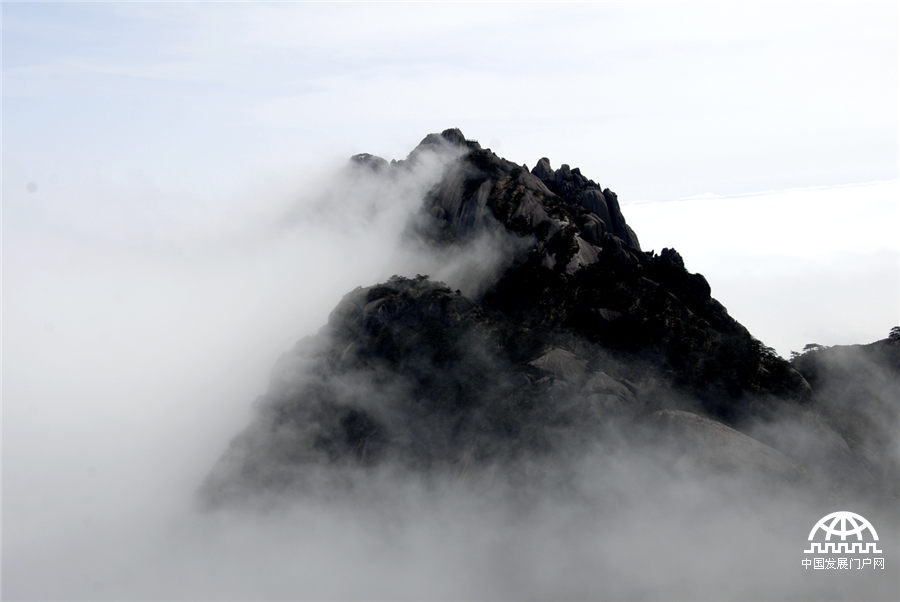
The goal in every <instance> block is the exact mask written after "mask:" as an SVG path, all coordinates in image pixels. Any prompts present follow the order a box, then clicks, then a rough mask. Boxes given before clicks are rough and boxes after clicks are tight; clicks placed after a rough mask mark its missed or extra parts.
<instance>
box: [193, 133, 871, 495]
mask: <svg viewBox="0 0 900 602" xmlns="http://www.w3.org/2000/svg"><path fill="white" fill-rule="evenodd" d="M429 149H431V150H434V149H439V150H441V151H442V152H446V153H447V156H448V157H450V159H449V160H448V163H447V166H446V169H445V172H444V174H443V177H442V178H441V179H440V182H439V183H438V184H437V185H436V186H435V187H434V188H432V189H431V190H430V191H429V192H428V193H427V194H426V195H425V197H424V198H423V199H422V205H421V210H420V211H419V213H418V214H416V215H414V216H412V218H411V219H410V223H409V226H408V228H407V234H408V236H409V238H410V239H411V240H413V241H415V242H416V244H420V245H424V246H426V247H429V248H436V249H440V248H460V247H465V246H466V245H467V244H469V243H470V242H471V241H472V240H475V239H476V238H477V237H479V236H482V235H484V234H485V233H491V232H494V233H500V234H502V235H503V236H506V237H508V238H509V239H510V240H514V241H515V244H510V245H508V249H506V251H505V252H506V253H507V254H508V255H509V256H508V257H507V258H506V261H505V262H504V263H503V265H504V266H505V267H504V269H503V270H502V271H501V272H500V273H499V274H496V275H494V276H493V277H492V278H491V279H490V280H489V281H488V282H486V283H484V285H483V286H482V287H480V288H479V291H480V292H479V293H478V294H477V295H474V296H471V297H467V296H465V295H463V294H462V293H460V291H456V290H451V289H450V288H449V287H447V286H446V285H444V284H442V283H439V282H434V281H432V280H430V279H428V278H427V277H425V276H419V275H416V276H414V277H402V276H395V277H393V278H391V279H390V280H389V281H387V282H385V283H382V284H378V285H375V286H370V287H367V288H358V289H356V290H354V291H352V292H350V293H348V294H347V295H346V296H345V297H344V299H343V300H342V301H341V302H340V304H339V305H338V306H337V307H336V308H335V310H334V311H333V313H332V314H331V316H330V318H329V321H328V324H327V325H326V326H325V327H324V328H323V329H322V331H320V332H319V333H318V334H317V335H316V336H314V337H311V338H308V339H305V340H303V341H301V342H300V343H298V344H297V346H296V347H295V348H294V349H293V350H291V351H290V352H288V353H287V354H285V356H284V357H283V358H282V360H281V361H280V362H279V365H278V366H277V367H276V371H275V377H274V378H273V382H272V384H271V386H270V389H269V391H268V392H267V393H266V394H265V395H263V396H262V397H261V398H260V400H259V401H258V404H257V415H256V418H255V420H254V423H253V424H252V425H251V426H250V427H249V428H248V429H247V430H246V431H245V432H243V433H242V434H240V435H239V436H238V437H237V438H236V439H235V440H234V442H233V443H232V445H231V447H230V449H229V450H228V451H227V452H226V453H225V455H224V456H223V458H222V460H221V461H220V462H219V464H218V465H217V467H216V468H215V470H214V471H213V473H212V474H211V476H210V478H209V479H208V481H207V483H206V484H205V486H204V489H203V491H204V494H203V495H204V498H205V499H206V500H207V501H210V502H212V503H219V502H223V501H227V500H229V499H231V498H233V497H236V496H241V495H247V494H248V493H252V492H260V491H284V492H302V491H307V492H308V491H311V490H312V489H315V488H316V487H318V486H319V485H320V484H321V482H322V479H325V480H329V479H331V478H332V477H333V476H334V475H335V474H338V473H341V474H347V473H346V472H341V471H346V470H350V471H356V472H359V471H363V472H365V471H370V470H376V469H378V468H377V467H384V466H392V467H402V468H403V469H404V470H414V471H417V472H419V473H432V472H439V473H452V474H460V473H465V472H467V471H471V470H479V469H482V468H484V467H487V466H497V465H498V464H500V465H504V466H519V467H521V466H523V465H526V464H527V462H528V460H529V458H534V457H539V456H541V455H547V454H553V453H554V452H555V451H557V450H559V449H562V448H566V449H568V450H571V449H572V448H573V446H577V445H578V444H580V443H583V444H590V442H591V441H594V440H597V439H599V438H601V437H603V436H604V433H608V432H609V430H610V429H611V428H613V429H615V430H617V431H619V432H623V430H624V431H627V430H628V429H630V428H631V427H632V426H633V425H640V427H641V428H636V429H635V431H634V432H635V437H638V436H645V435H646V433H647V432H650V433H652V434H651V435H650V438H653V437H655V436H657V435H658V434H660V433H668V434H669V435H672V436H673V437H675V439H676V440H678V441H679V444H678V449H680V450H681V451H682V452H683V453H685V454H692V455H693V457H695V459H696V458H699V459H700V460H703V458H706V460H707V461H712V459H715V462H714V463H717V464H718V465H719V466H726V467H730V469H739V468H741V467H746V466H752V467H754V469H758V470H761V471H764V472H769V473H771V474H774V475H778V478H784V479H791V478H798V476H797V475H802V474H805V472H806V471H805V468H804V466H803V458H802V457H800V456H801V455H802V454H800V453H795V454H793V455H791V453H783V452H782V451H778V450H777V449H776V448H777V447H778V446H779V438H778V437H776V436H770V437H768V438H767V436H766V433H767V432H768V433H769V434H771V430H770V431H766V429H765V428H764V427H765V425H767V424H768V425H771V424H773V422H774V421H777V420H778V417H779V416H780V415H781V414H782V413H784V412H789V413H791V415H792V416H804V417H808V416H809V415H811V414H815V415H818V413H821V412H820V411H819V410H818V409H817V408H818V407H819V406H817V405H816V404H819V405H823V404H825V405H828V407H833V406H834V405H835V404H834V403H831V402H828V403H827V404H826V402H823V401H822V400H820V399H819V398H817V397H816V396H814V395H813V393H812V388H811V386H810V379H812V381H814V382H816V381H817V379H818V378H819V377H818V376H817V375H818V372H816V371H815V370H813V369H812V368H809V366H807V363H805V361H804V362H801V363H798V364H797V365H796V366H795V367H792V366H791V364H789V363H788V362H786V361H784V360H783V359H781V358H780V357H778V356H777V355H776V354H775V353H774V352H772V351H771V350H770V349H768V348H767V347H765V346H764V345H763V344H762V343H761V342H759V341H758V340H756V339H755V338H753V337H752V336H751V335H750V333H749V332H748V331H747V329H746V328H744V327H743V326H742V325H740V324H739V323H737V322H736V321H735V320H734V319H733V318H731V317H730V316H729V315H728V312H727V311H726V310H725V308H724V307H723V306H722V305H721V304H720V303H719V302H717V301H716V300H715V299H713V298H712V297H711V295H710V287H709V284H708V283H707V281H706V280H705V279H704V277H703V276H701V275H699V274H692V273H690V272H688V271H687V270H686V269H685V266H684V262H683V260H682V258H681V256H680V255H679V254H678V253H677V252H676V251H674V250H673V249H663V250H662V251H661V252H660V253H658V254H657V253H655V252H653V251H643V250H642V249H641V247H640V245H639V242H638V238H637V235H636V234H635V233H634V232H633V231H632V230H631V228H630V227H629V226H628V224H627V223H626V221H625V217H624V216H623V213H622V210H621V208H620V205H619V203H618V199H617V197H616V194H615V193H614V192H612V191H610V190H609V189H608V188H601V186H599V185H598V184H597V183H595V182H593V181H592V180H589V179H588V178H586V177H585V176H583V175H582V174H581V173H580V171H579V170H578V169H577V168H576V169H571V168H570V167H569V166H568V165H562V166H561V167H560V168H559V169H556V170H554V169H553V168H552V167H551V165H550V162H549V161H548V160H547V159H546V158H544V159H541V160H540V161H538V162H537V164H536V165H535V167H534V168H533V169H532V170H530V171H529V170H528V169H527V168H526V167H525V166H521V165H516V164H514V163H512V162H510V161H507V160H505V159H502V158H500V157H498V156H497V155H495V154H494V153H493V152H491V151H490V150H488V149H484V148H481V146H480V145H479V144H478V143H477V142H473V141H469V140H466V138H465V137H464V136H463V135H462V133H461V132H459V131H458V130H447V131H445V132H443V133H442V134H440V135H437V134H431V135H429V136H428V137H426V138H425V139H424V140H423V141H422V143H421V144H420V145H419V147H417V148H416V149H415V150H414V151H413V152H412V153H411V154H410V156H409V157H408V158H407V159H406V160H405V161H400V162H397V161H395V162H392V163H388V162H387V161H385V160H383V159H380V158H378V157H374V156H372V155H365V154H363V155H356V156H355V157H353V161H352V163H353V165H355V168H356V169H364V170H372V171H373V172H375V173H377V174H383V175H384V177H396V176H397V175H398V174H402V172H403V170H405V169H409V167H410V165H412V164H414V163H415V161H416V160H417V156H418V155H419V154H420V153H422V152H424V151H425V150H429ZM796 368H799V369H800V371H799V372H798V369H796ZM804 375H805V376H807V378H804ZM848 411H850V410H848ZM834 419H836V418H835V417H834V416H831V415H829V416H828V417H826V418H824V419H818V418H817V419H816V421H815V422H816V424H817V427H816V428H817V429H818V431H816V432H817V433H819V434H820V435H822V434H823V433H824V435H823V440H827V442H826V443H823V444H822V445H823V446H824V448H825V449H826V451H827V452H828V453H831V454H833V455H834V457H839V458H840V459H841V462H842V463H843V465H846V466H853V465H854V462H856V461H857V459H858V458H859V457H861V456H860V454H862V456H865V454H866V453H870V452H871V453H875V454H877V453H879V451H878V450H881V449H882V448H883V447H884V446H885V445H886V443H885V442H884V441H880V442H878V443H877V444H875V445H876V449H875V451H874V452H872V451H871V450H869V451H866V449H867V448H864V447H859V446H857V448H858V449H861V450H863V451H861V452H860V453H857V448H854V447H853V445H852V443H853V439H854V434H853V433H852V432H851V431H847V430H843V431H840V430H838V429H836V428H835V427H834ZM837 419H838V420H840V418H837ZM759 425H763V426H762V427H760V426H759ZM751 427H752V428H751ZM647 428H650V431H648V430H647ZM753 428H755V429H756V430H757V431H758V432H759V433H760V434H759V435H758V436H757V435H756V431H753V432H751V431H752V430H753ZM742 430H743V431H745V432H744V433H742V432H741V431H742ZM640 433H644V435H640ZM748 434H754V436H756V438H751V436H749V435H748ZM879 446H880V447H879ZM698 451H702V453H697V452H698ZM794 451H796V450H794ZM787 452H791V450H787ZM679 453H681V452H679ZM870 455H871V454H870Z"/></svg>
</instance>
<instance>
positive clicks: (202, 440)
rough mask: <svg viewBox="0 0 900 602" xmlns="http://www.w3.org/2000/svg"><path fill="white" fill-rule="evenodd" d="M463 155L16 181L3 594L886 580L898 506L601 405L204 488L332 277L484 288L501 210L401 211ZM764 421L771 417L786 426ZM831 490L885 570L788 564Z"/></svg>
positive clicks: (647, 589)
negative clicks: (460, 235)
mask: <svg viewBox="0 0 900 602" xmlns="http://www.w3.org/2000/svg"><path fill="white" fill-rule="evenodd" d="M453 157H454V154H453V152H452V151H450V150H449V149H447V148H435V149H430V150H428V149H426V150H425V151H423V152H422V153H420V154H419V155H418V156H417V157H416V158H415V160H413V159H410V160H409V161H407V167H406V168H405V169H404V170H403V171H402V173H401V175H396V174H395V175H393V176H386V175H385V174H384V172H382V171H378V170H376V169H371V168H369V167H368V166H365V165H363V166H359V165H347V164H346V163H345V162H343V161H341V162H340V163H338V162H336V161H335V162H332V163H330V164H323V165H319V166H316V168H315V169H314V170H309V169H308V170H306V171H301V172H300V173H297V174H296V175H294V176H291V178H287V179H288V180H290V181H289V182H282V183H280V184H279V185H273V186H269V187H268V188H265V187H264V188H263V189H262V190H257V191H256V192H255V194H253V195H252V196H250V195H246V191H247V190H248V189H250V188H252V185H251V184H249V183H248V184H244V185H236V186H235V190H236V191H237V192H236V193H233V194H234V196H232V197H227V196H226V197H224V198H222V199H214V198H204V197H202V196H195V197H194V198H193V199H191V198H189V197H187V198H186V199H185V201H191V200H193V201H194V202H200V204H201V206H203V207H214V206H219V207H220V210H218V211H211V212H209V213H206V212H198V211H189V210H186V211H175V212H173V213H170V214H168V215H159V214H156V213H153V212H152V211H148V219H147V220H141V219H134V220H132V219H131V218H132V217H133V216H134V213H132V211H131V209H133V205H130V206H128V207H126V208H125V209H120V211H121V213H117V212H116V211H115V210H111V211H109V212H100V213H99V214H95V213H93V212H85V213H83V214H74V215H73V214H62V215H61V214H60V213H59V212H52V211H44V212H42V211H41V210H40V209H39V206H36V205H35V204H34V203H35V201H36V200H40V198H41V197H38V199H33V198H31V197H34V195H35V194H38V195H45V196H48V197H50V200H52V201H54V202H57V203H61V205H65V203H64V202H63V201H64V197H60V196H53V195H51V194H49V192H48V191H47V190H42V191H38V192H37V193H32V192H29V194H30V195H31V197H19V198H16V197H13V203H12V205H11V207H10V206H9V205H8V206H7V210H6V214H5V217H6V224H5V230H4V234H5V240H4V251H5V253H4V258H3V261H4V285H5V286H4V295H3V302H4V303H3V317H4V326H5V328H4V335H3V351H4V354H3V356H4V380H3V421H4V423H3V434H4V441H3V445H4V454H3V514H4V516H3V518H4V521H3V527H4V531H3V595H4V597H5V598H7V599H109V600H122V599H147V598H153V599H225V598H227V599H284V598H292V599H343V598H386V597H390V598H409V599H446V598H457V599H458V598H512V599H544V598H597V597H600V598H604V599H694V600H695V599H716V600H724V599H759V598H781V599H809V598H816V599H840V598H844V597H846V596H848V595H851V596H853V597H858V598H865V599H890V598H891V597H892V596H894V595H895V594H896V591H897V589H896V588H897V585H898V580H897V572H896V570H895V569H894V567H893V566H892V564H893V561H894V559H895V558H897V557H898V556H897V555H896V552H898V551H900V549H898V547H897V546H898V542H897V539H896V537H895V536H894V534H896V533H897V532H898V520H897V519H898V516H897V513H896V508H895V507H890V506H889V505H888V506H886V505H882V504H881V503H879V502H878V500H877V499H872V498H870V497H867V496H866V495H864V494H859V495H856V494H855V493H854V491H852V490H845V491H841V489H840V487H834V486H833V487H826V488H823V487H822V486H821V481H810V482H808V483H807V482H805V481H803V482H798V483H796V484H793V485H791V484H786V483H784V482H778V481H776V482H774V483H773V482H772V481H770V480H767V479H766V478H764V475H762V476H761V475H760V474H756V473H754V472H752V471H750V472H741V471H738V470H737V469H735V470H722V469H721V467H720V469H717V470H712V469H711V468H710V465H709V463H708V461H707V460H705V459H704V458H703V457H702V455H701V456H696V455H695V454H692V453H688V452H685V450H684V449H682V448H681V447H679V446H678V445H677V444H676V443H672V442H671V441H668V440H654V439H653V438H650V439H649V440H648V439H647V438H646V437H643V436H642V435H641V434H640V433H638V432H633V431H630V430H628V429H627V428H625V427H622V428H621V429H617V428H615V425H612V426H609V427H608V428H606V429H605V433H604V436H603V437H598V438H590V439H588V440H578V441H577V442H576V441H574V440H573V442H571V443H570V444H567V445H564V446H562V447H561V448H560V449H559V450H558V451H557V452H556V453H554V454H552V455H549V456H535V457H532V458H529V459H528V460H527V461H525V462H523V463H521V464H517V465H516V467H515V470H512V469H510V467H509V466H504V465H500V464H498V465H493V466H488V467H487V468H484V469H482V470H480V471H476V472H474V473H472V474H467V475H459V474H442V473H438V474H437V475H436V476H430V477H429V476H423V475H421V474H418V473H415V472H410V471H408V470H405V469H404V468H403V467H402V466H400V465H395V464H393V463H390V462H389V463H387V464H386V465H384V466H380V467H378V468H374V469H372V470H371V471H363V472H362V473H358V474H354V475H353V477H352V479H351V485H350V486H349V487H345V488H343V489H336V490H323V491H320V492H317V494H316V495H310V496H295V497H292V498H287V499H285V498H283V497H282V498H277V499H275V498H273V499H265V497H266V496H265V495H263V496H262V499H259V500H256V501H255V502H253V503H252V504H249V505H244V506H237V507H232V508H223V509H218V510H209V509H204V508H203V507H202V506H201V505H199V504H197V492H198V489H199V488H200V486H201V484H202V483H203V481H204V479H205V478H206V477H207V476H208V474H209V472H210V470H211V468H212V467H213V466H214V464H215V462H216V460H217V459H218V458H219V457H220V456H221V454H222V453H223V451H224V450H225V449H226V448H227V447H228V444H229V441H230V440H231V439H232V438H233V437H234V435H235V434H236V433H238V432H239V431H240V430H241V429H243V428H244V427H245V426H246V425H247V424H248V423H249V422H250V420H251V416H252V413H253V411H254V409H253V403H252V402H253V400H254V399H255V398H256V397H257V396H258V395H259V394H261V393H262V392H264V391H265V390H266V389H267V387H268V386H269V380H270V376H271V374H272V367H273V366H274V365H276V360H277V359H278V357H279V356H281V354H282V353H283V352H285V351H286V350H288V349H289V348H291V346H292V345H293V344H294V343H295V342H296V341H297V340H299V339H300V338H302V337H304V336H306V335H311V334H314V333H315V332H316V331H317V330H318V329H319V328H320V327H321V326H322V325H323V324H325V322H326V320H327V319H328V315H329V313H330V312H331V310H332V309H333V308H334V306H335V305H336V304H337V302H338V301H339V300H340V299H341V297H342V296H343V295H344V294H345V293H347V292H348V291H350V290H352V289H353V288H355V287H357V286H360V285H371V284H374V283H377V282H380V281H383V280H385V279H386V278H387V277H388V276H390V275H391V274H394V273H401V274H406V275H410V276H411V275H414V274H416V273H424V274H431V275H432V276H434V277H435V278H437V279H440V280H443V281H445V282H446V283H447V284H448V285H449V286H450V287H452V288H460V289H462V291H463V292H464V293H466V294H471V295H477V294H478V292H479V291H480V290H481V287H482V286H483V283H484V282H485V281H486V279H489V278H491V277H493V276H494V275H496V273H497V271H498V270H500V269H502V267H503V266H504V265H506V262H508V261H509V257H510V254H511V253H512V254H513V255H514V254H515V252H516V244H517V243H516V242H515V241H514V240H512V239H510V238H508V237H505V236H503V235H500V234H491V233H488V234H485V235H483V236H481V237H478V238H476V239H474V240H472V241H470V242H469V244H467V245H464V246H455V247H454V246H451V247H447V248H444V249H443V250H441V251H427V252H426V251H425V250H424V248H423V247H422V246H421V245H418V244H416V242H415V240H414V239H413V238H411V237H410V236H409V224H410V219H411V217H412V216H414V215H415V213H416V212H417V211H418V208H419V206H420V204H421V200H422V196H423V195H424V194H425V192H427V190H428V189H429V188H430V187H431V186H433V185H434V184H435V183H436V182H437V181H438V180H439V179H440V177H441V176H442V175H443V173H444V171H445V169H446V167H447V165H448V163H449V162H450V161H451V160H452V159H453ZM301 182H302V186H299V185H298V184H299V183H301ZM279 186H280V188H279ZM51 192H52V191H51ZM93 193H94V194H96V195H97V198H99V197H100V196H102V191H93ZM70 194H79V195H90V194H92V191H90V190H89V189H80V190H78V191H74V192H72V193H70ZM242 195H246V196H242ZM23 198H24V200H22V199H23ZM26 201H28V202H26ZM141 201H146V198H144V199H141V198H138V199H136V200H135V199H133V200H132V201H131V202H132V203H136V204H137V203H140V202H141ZM173 206H174V205H173ZM625 210H626V212H627V211H628V208H627V207H626V209H625ZM97 215H100V216H102V217H100V218H99V219H100V220H101V221H102V222H103V223H100V224H98V223H97V220H98V218H97ZM126 217H127V218H129V219H125V218H126ZM10 222H12V226H13V227H11V225H10ZM160 223H165V225H166V227H165V228H160V227H159V226H160ZM639 232H640V230H639ZM749 326H750V328H751V330H752V329H753V328H754V325H753V324H750V325H749ZM665 405H666V403H665V400H660V406H661V407H665ZM775 424H777V423H775ZM896 426H897V420H896V415H894V416H891V417H890V420H888V421H887V422H885V423H884V428H885V429H887V432H888V433H889V432H890V429H892V428H894V427H896ZM767 428H768V430H767V431H766V432H765V433H764V434H765V436H766V437H768V438H769V440H778V438H779V437H793V434H792V433H791V432H790V431H787V430H786V431H784V432H781V431H778V428H779V427H777V426H771V425H769V426H768V427H767ZM786 428H787V427H786ZM791 428H796V427H795V426H792V427H791ZM773 429H775V430H774V431H773ZM763 430H765V429H763V428H762V427H760V431H761V432H762V431H763ZM761 436H762V435H761ZM794 439H796V438H795V437H794ZM834 485H836V484H834ZM835 504H838V505H840V504H850V505H851V506H852V508H853V509H854V510H855V511H857V512H861V513H863V514H864V515H865V516H867V517H868V518H869V519H870V520H871V521H872V522H873V523H874V524H875V525H876V526H877V527H878V529H879V533H880V534H881V535H882V541H883V545H884V548H885V556H887V558H888V570H885V571H880V572H872V573H868V572H859V573H857V572H853V573H852V574H848V575H839V576H832V575H827V576H823V575H821V574H818V573H817V574H815V575H812V574H811V573H810V572H804V571H803V570H802V568H801V567H800V560H801V551H802V549H803V546H804V544H805V540H806V535H807V533H808V531H809V528H810V527H811V525H812V524H813V523H814V522H815V521H816V520H817V519H818V518H819V517H820V516H822V515H824V514H826V513H827V512H829V511H831V510H833V509H834V505H835ZM736 541H737V542H740V545H739V546H734V545H732V544H733V542H736Z"/></svg>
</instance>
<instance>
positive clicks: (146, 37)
mask: <svg viewBox="0 0 900 602" xmlns="http://www.w3.org/2000/svg"><path fill="white" fill-rule="evenodd" d="M3 20H4V23H3V50H4V58H3V69H4V149H3V150H4V165H5V166H6V169H5V173H4V176H5V178H4V179H5V185H6V186H7V188H6V190H5V192H6V193H7V194H8V195H13V196H15V193H16V192H19V191H21V189H22V186H24V184H25V182H23V180H28V181H37V182H40V181H41V180H46V179H47V178H49V177H51V176H52V175H53V174H54V173H57V172H60V170H65V169H71V170H73V171H77V172H83V171H85V170H87V171H94V170H97V169H98V168H100V167H101V166H103V169H104V170H106V171H107V172H116V171H121V170H127V171H128V172H130V173H134V174H145V175H147V176H148V177H152V178H153V179H155V180H160V181H163V182H165V181H170V182H173V184H174V183H178V182H179V180H181V179H186V180H193V179H197V178H199V179H201V180H202V179H219V178H221V177H222V176H223V174H227V178H229V179H232V178H237V179H240V178H243V179H252V178H253V177H254V174H255V173H259V172H260V171H262V170H267V169H268V170H273V171H274V170H283V169H291V168H296V167H297V166H298V165H299V164H300V163H302V162H303V161H306V160H309V159H310V158H314V157H317V156H323V155H326V156H331V155H332V154H334V155H340V154H346V153H351V152H356V151H361V150H366V151H370V152H375V153H381V154H385V155H388V156H390V157H395V156H402V155H403V154H404V153H405V152H407V151H408V150H409V147H410V146H411V145H413V144H415V142H416V141H417V140H418V139H419V138H421V136H423V135H424V134H425V133H427V132H429V131H435V130H440V129H443V128H445V127H450V126H459V127H461V128H462V129H463V131H464V132H465V133H466V134H467V135H469V136H471V137H474V138H478V139H479V140H481V141H482V142H483V143H485V144H488V145H490V146H491V147H492V148H495V150H498V151H499V152H502V153H503V154H505V155H506V156H508V157H509V158H511V159H513V160H516V161H522V162H527V163H529V164H533V163H534V162H535V160H536V159H537V158H539V157H540V156H541V155H544V154H547V155H549V156H550V158H551V161H552V162H553V163H554V164H558V163H561V162H568V163H572V164H573V165H575V164H578V165H581V166H582V168H583V171H584V172H585V173H587V174H588V175H590V176H592V177H594V178H595V179H598V180H600V181H601V183H603V184H604V185H609V186H611V187H612V188H614V189H616V190H618V191H619V192H620V195H621V196H622V197H623V199H624V200H626V201H628V200H636V199H654V200H662V199H667V198H679V197H683V196H688V195H692V194H699V193H704V192H712V193H718V194H735V193H745V192H755V191H759V190H768V189H780V188H787V187H792V186H809V185H824V184H846V183H851V182H860V181H868V180H876V179H885V178H891V177H895V176H896V173H897V111H896V106H897V100H898V98H897V52H896V51H897V6H896V3H894V2H874V3H872V2H868V3H866V2H842V3H841V2H838V3H831V2H829V3H821V2H820V3H802V2H800V3H798V2H778V3H765V2H763V3H736V2H715V3H712V2H679V3H648V2H628V3H625V2H609V3H596V4H590V5H574V4H563V5H559V4H490V5H486V6H485V5H483V4H456V5H447V4H442V5H437V6H434V5H427V6H426V5H415V4H376V5H363V4H339V5H334V4H297V3H294V4H267V5H257V4H244V3H241V4H226V3H202V4H188V3H167V4H163V3H139V4H128V3H111V4H102V3H82V4H49V3H32V4H16V3H4V5H3ZM59 177H66V176H62V175H60V176H59ZM173 187H174V186H173ZM169 192H171V191H169Z"/></svg>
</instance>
